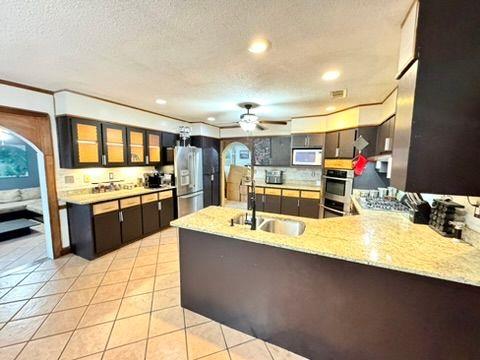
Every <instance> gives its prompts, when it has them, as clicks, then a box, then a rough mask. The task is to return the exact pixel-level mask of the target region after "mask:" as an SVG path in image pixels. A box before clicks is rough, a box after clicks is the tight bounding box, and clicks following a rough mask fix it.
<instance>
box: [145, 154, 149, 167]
mask: <svg viewBox="0 0 480 360" xmlns="http://www.w3.org/2000/svg"><path fill="white" fill-rule="evenodd" d="M145 164H147V165H148V164H150V158H149V156H148V155H145Z"/></svg>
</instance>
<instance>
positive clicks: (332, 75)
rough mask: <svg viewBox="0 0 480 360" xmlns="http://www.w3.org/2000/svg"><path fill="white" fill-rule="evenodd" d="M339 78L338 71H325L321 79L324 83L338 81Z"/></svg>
mask: <svg viewBox="0 0 480 360" xmlns="http://www.w3.org/2000/svg"><path fill="white" fill-rule="evenodd" d="M339 76H340V71H338V70H332V71H327V72H325V73H323V75H322V79H323V80H325V81H331V80H335V79H338V77H339Z"/></svg>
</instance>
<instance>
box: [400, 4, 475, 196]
mask: <svg viewBox="0 0 480 360" xmlns="http://www.w3.org/2000/svg"><path fill="white" fill-rule="evenodd" d="M479 16H480V3H479V2H478V1H458V2H457V1H421V2H420V4H419V11H418V21H417V22H418V25H417V32H416V43H415V53H416V57H417V58H418V60H416V61H415V62H414V63H413V64H412V65H411V66H410V67H408V69H407V70H406V72H405V73H404V74H403V75H402V76H401V77H400V81H399V84H398V95H397V112H396V117H395V121H396V125H395V138H394V142H393V153H392V155H393V156H392V177H391V184H392V186H395V187H397V188H399V189H401V190H404V191H410V192H424V193H433V194H451V195H471V196H478V195H480V182H479V178H480V170H479V169H480V157H479V156H478V153H479V152H478V148H479V136H480V121H479V114H480V102H479V101H478V99H479V98H480V87H479V86H478V83H479V80H478V79H480V67H479V62H478V59H479V47H478V41H477V42H476V41H473V40H472V39H478V38H480V27H479V22H478V19H479Z"/></svg>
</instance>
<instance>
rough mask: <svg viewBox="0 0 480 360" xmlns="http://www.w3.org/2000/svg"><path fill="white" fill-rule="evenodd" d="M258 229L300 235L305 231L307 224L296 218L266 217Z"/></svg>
mask: <svg viewBox="0 0 480 360" xmlns="http://www.w3.org/2000/svg"><path fill="white" fill-rule="evenodd" d="M258 229H259V230H262V231H267V232H271V233H274V234H282V235H289V236H300V235H302V234H303V232H304V231H305V224H304V223H303V222H301V221H294V220H279V219H266V220H265V221H264V222H263V223H261V224H260V226H259V227H258Z"/></svg>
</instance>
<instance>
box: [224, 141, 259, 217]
mask: <svg viewBox="0 0 480 360" xmlns="http://www.w3.org/2000/svg"><path fill="white" fill-rule="evenodd" d="M251 163H252V160H251V151H250V149H249V147H248V146H247V145H246V144H244V143H242V142H240V141H233V142H230V143H229V144H228V145H226V146H225V148H224V149H223V151H222V206H230V207H235V208H241V209H246V208H247V191H246V190H247V188H246V185H245V178H246V177H248V175H249V173H250V170H249V169H250V166H251Z"/></svg>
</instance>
